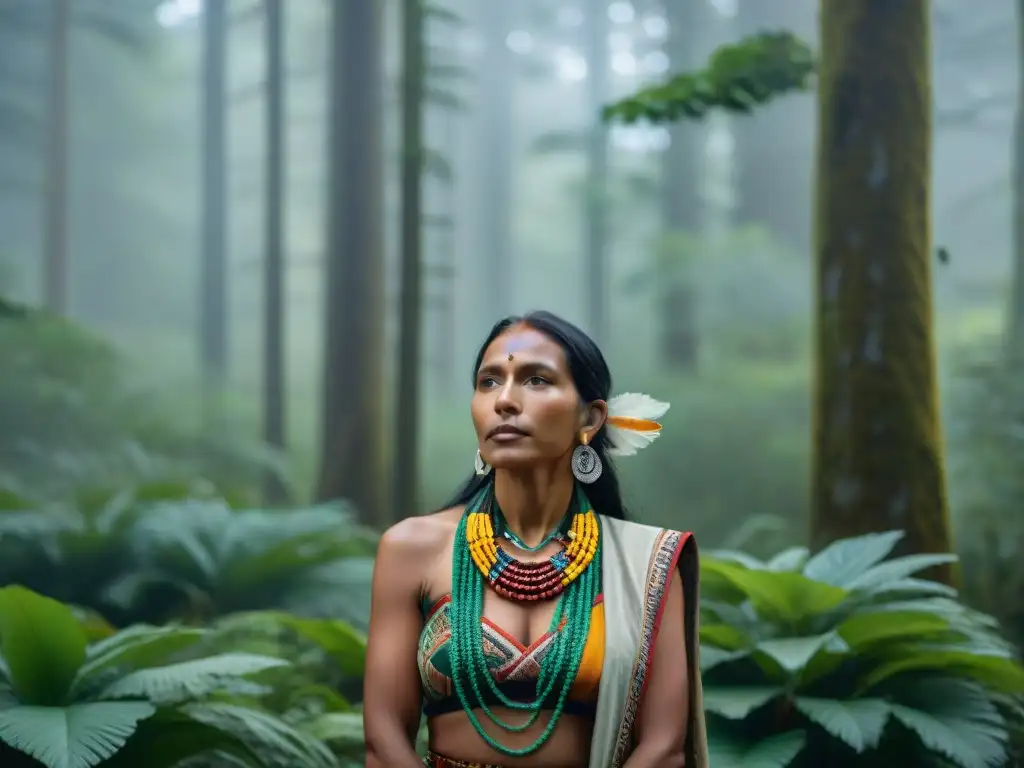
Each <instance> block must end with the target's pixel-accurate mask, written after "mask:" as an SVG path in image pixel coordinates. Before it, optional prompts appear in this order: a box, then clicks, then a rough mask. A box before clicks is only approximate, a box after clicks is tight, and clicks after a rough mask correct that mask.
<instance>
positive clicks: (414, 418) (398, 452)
mask: <svg viewBox="0 0 1024 768" xmlns="http://www.w3.org/2000/svg"><path fill="white" fill-rule="evenodd" d="M422 2H423V0H404V2H403V9H404V11H403V14H402V16H403V18H402V50H403V51H404V54H403V58H404V61H403V66H402V70H403V75H402V192H401V194H402V218H401V228H402V232H401V264H402V268H401V277H400V284H401V287H400V290H399V295H400V301H399V307H398V313H399V320H398V323H399V334H398V369H397V374H396V375H397V379H398V382H397V387H396V389H395V392H396V395H397V398H398V400H397V403H396V404H395V436H394V446H393V449H392V450H393V451H394V456H395V473H394V494H395V496H394V513H395V515H396V516H397V517H399V518H401V517H408V516H410V515H415V514H417V513H418V512H419V435H420V408H419V404H420V378H421V377H420V373H421V364H420V363H421V358H422V355H421V342H422V332H421V331H422V319H423V311H422V307H423V255H422V250H423V249H422V244H423V243H422V232H423V229H422V227H423V222H422V213H423V206H422V187H421V185H422V169H423V149H424V147H423V89H424V82H423V78H424V70H425V68H426V61H425V56H424V41H423V33H424V29H423V7H422Z"/></svg>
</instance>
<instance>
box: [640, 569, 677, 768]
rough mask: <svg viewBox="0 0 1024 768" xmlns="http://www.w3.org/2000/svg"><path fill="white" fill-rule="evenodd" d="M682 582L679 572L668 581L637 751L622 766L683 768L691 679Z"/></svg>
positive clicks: (643, 707)
mask: <svg viewBox="0 0 1024 768" xmlns="http://www.w3.org/2000/svg"><path fill="white" fill-rule="evenodd" d="M683 609H684V606H683V579H682V576H680V574H679V569H678V568H677V569H676V570H675V572H674V573H673V574H672V579H671V581H670V582H669V588H668V595H666V597H665V609H664V612H663V613H662V615H661V624H660V629H659V630H658V636H657V639H656V640H655V641H654V658H653V660H652V661H651V669H650V671H649V672H648V674H647V688H646V690H645V691H644V697H643V700H642V701H641V702H640V709H639V711H638V712H637V718H636V725H635V727H634V733H635V735H636V749H634V750H633V753H632V754H631V755H630V756H629V758H628V759H627V760H626V763H625V765H624V766H623V768H679V767H680V766H683V765H685V756H684V751H683V750H684V746H685V744H686V727H687V723H688V722H689V715H690V679H689V670H688V669H687V667H686V632H685V629H684V625H683V618H684V612H683Z"/></svg>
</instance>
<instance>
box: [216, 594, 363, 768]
mask: <svg viewBox="0 0 1024 768" xmlns="http://www.w3.org/2000/svg"><path fill="white" fill-rule="evenodd" d="M213 638H214V645H213V646H212V647H213V648H221V647H223V648H238V647H243V648H249V649H252V650H253V651H256V652H260V653H267V654H269V655H273V656H280V657H282V658H288V659H290V660H291V661H292V664H291V665H290V666H289V667H285V668H280V669H275V670H270V671H269V672H268V673H266V674H264V675H262V676H261V678H260V681H261V682H262V683H264V688H263V690H262V691H258V692H254V693H249V694H247V695H245V696H242V697H239V698H237V699H235V700H234V703H236V704H245V705H249V706H255V707H259V708H260V709H261V710H263V711H266V712H270V713H274V714H276V715H278V716H280V717H281V718H282V719H283V720H284V721H286V722H288V723H290V724H292V725H293V726H294V727H295V728H297V729H298V730H300V731H302V732H303V733H305V734H307V735H309V736H311V737H313V738H315V739H318V740H320V741H323V742H325V743H326V744H327V745H328V747H329V748H330V749H331V751H332V753H333V754H334V755H335V757H336V758H337V759H338V760H339V762H340V763H341V765H342V766H348V765H350V764H351V765H362V764H363V762H362V761H363V759H364V745H363V731H362V713H361V711H360V709H359V706H358V705H356V704H353V702H354V701H356V700H357V699H358V698H359V697H361V694H362V674H363V667H364V663H365V657H366V637H365V635H363V634H362V633H361V632H359V631H357V630H354V629H353V628H352V627H351V626H349V625H347V624H346V623H345V622H341V621H337V620H333V619H323V620H318V619H303V618H298V617H295V616H290V615H288V614H283V613H274V612H255V613H247V614H236V615H234V616H230V617H227V618H225V619H223V620H221V621H219V622H217V623H216V625H215V630H214V635H213ZM280 768H292V766H290V765H289V764H288V763H287V762H286V761H285V762H283V763H281V764H280Z"/></svg>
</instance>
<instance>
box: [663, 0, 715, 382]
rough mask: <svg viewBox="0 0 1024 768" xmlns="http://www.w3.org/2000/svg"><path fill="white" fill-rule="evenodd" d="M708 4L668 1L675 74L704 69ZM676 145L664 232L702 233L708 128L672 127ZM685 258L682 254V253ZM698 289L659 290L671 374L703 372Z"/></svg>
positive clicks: (668, 170)
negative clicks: (699, 369) (702, 45)
mask: <svg viewBox="0 0 1024 768" xmlns="http://www.w3.org/2000/svg"><path fill="white" fill-rule="evenodd" d="M706 13H707V11H706V6H705V4H704V3H703V2H698V1H697V0H685V1H684V0H668V2H666V3H665V15H666V18H667V20H668V26H669V38H668V41H667V43H666V46H665V48H666V52H667V53H668V57H669V61H670V62H671V65H672V68H673V70H674V71H677V72H681V71H686V70H692V69H695V68H696V67H699V66H701V64H702V61H701V53H702V52H701V50H700V48H699V46H700V43H701V37H702V35H701V32H702V31H703V30H704V29H705V28H706V24H705V21H706V16H705V14H706ZM669 133H670V135H671V138H672V142H671V144H670V145H669V148H668V150H667V151H666V152H665V161H664V164H663V165H662V193H661V194H662V207H661V218H662V233H663V234H664V235H669V234H671V233H673V232H677V233H678V232H687V233H690V234H691V235H699V234H700V231H701V229H702V225H703V219H704V212H703V208H704V204H703V201H702V199H701V189H700V187H701V178H702V174H703V171H704V167H703V166H704V164H703V159H702V154H703V150H702V146H701V139H702V137H703V135H704V133H703V127H702V126H701V125H700V124H699V123H693V122H688V121H680V122H675V123H673V124H672V125H670V126H669ZM680 258H682V256H681V255H680ZM697 300H698V295H697V290H696V288H695V287H694V286H693V285H692V283H691V282H690V281H689V280H687V279H680V280H679V281H678V282H673V283H672V284H671V285H667V286H665V287H664V288H663V289H662V290H660V291H659V312H658V314H659V316H660V326H661V344H660V347H661V350H660V351H661V355H660V357H661V363H662V364H663V365H665V366H666V367H667V368H669V369H670V370H675V371H680V372H685V373H693V372H695V371H696V370H697V364H698V359H699V347H700V337H699V335H698V330H697Z"/></svg>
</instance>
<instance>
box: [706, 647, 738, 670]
mask: <svg viewBox="0 0 1024 768" xmlns="http://www.w3.org/2000/svg"><path fill="white" fill-rule="evenodd" d="M749 654H750V651H748V650H740V651H723V650H722V649H721V648H716V647H715V646H713V645H702V646H701V648H700V671H701V672H702V673H704V674H707V671H708V670H709V669H714V668H715V667H717V666H719V665H720V664H725V663H727V662H730V661H735V660H736V659H742V658H744V657H746V656H748V655H749Z"/></svg>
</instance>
